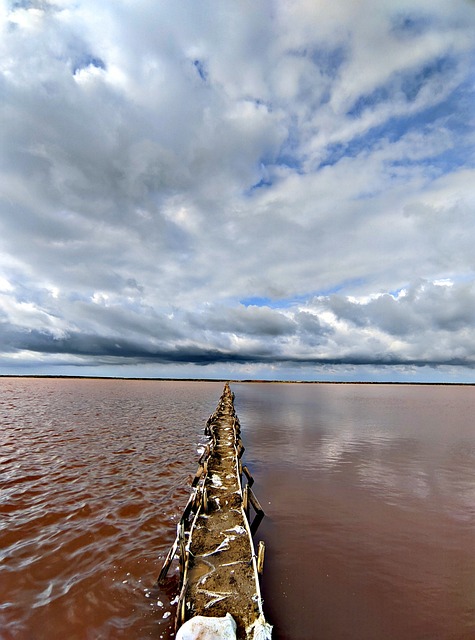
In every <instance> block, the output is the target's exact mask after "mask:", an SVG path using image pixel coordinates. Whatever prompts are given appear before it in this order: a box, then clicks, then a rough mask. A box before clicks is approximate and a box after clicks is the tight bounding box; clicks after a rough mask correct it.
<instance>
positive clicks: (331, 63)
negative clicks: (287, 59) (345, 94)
mask: <svg viewBox="0 0 475 640" xmlns="http://www.w3.org/2000/svg"><path fill="white" fill-rule="evenodd" d="M348 51H349V49H348V46H347V45H337V46H335V47H324V46H323V45H321V46H315V47H305V48H303V49H292V50H291V51H289V52H288V53H289V55H291V56H295V57H297V58H308V59H309V60H311V61H312V62H313V64H314V65H316V66H317V67H318V69H319V71H320V73H322V74H323V75H327V76H331V77H334V76H335V75H336V74H337V73H338V71H339V70H340V67H341V66H342V65H343V64H344V62H345V61H346V59H347V57H348Z"/></svg>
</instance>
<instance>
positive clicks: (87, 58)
mask: <svg viewBox="0 0 475 640" xmlns="http://www.w3.org/2000/svg"><path fill="white" fill-rule="evenodd" d="M87 67H96V69H105V68H106V65H105V63H104V61H103V60H101V58H98V57H96V56H93V55H91V54H90V53H83V54H82V55H80V56H78V57H77V58H76V59H75V60H74V61H73V65H72V70H73V74H74V73H77V72H78V71H81V69H87Z"/></svg>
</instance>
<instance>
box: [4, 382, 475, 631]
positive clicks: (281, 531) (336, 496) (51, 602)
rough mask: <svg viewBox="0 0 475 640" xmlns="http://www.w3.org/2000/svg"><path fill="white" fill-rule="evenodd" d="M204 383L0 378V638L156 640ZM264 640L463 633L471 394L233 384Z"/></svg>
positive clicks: (474, 619) (169, 601) (473, 497)
mask: <svg viewBox="0 0 475 640" xmlns="http://www.w3.org/2000/svg"><path fill="white" fill-rule="evenodd" d="M222 387H223V385H222V384H221V383H209V382H206V383H198V382H159V381H124V380H114V381H111V380H84V379H83V380H64V379H63V380H52V379H0V420H1V429H0V445H1V448H0V482H1V493H0V638H1V639H2V640H13V639H14V640H56V639H58V640H59V639H60V638H61V639H63V638H68V639H70V640H83V639H84V640H89V639H91V640H95V639H104V640H105V639H110V640H113V639H115V638H118V639H119V638H131V639H134V640H139V639H141V638H154V639H156V640H159V639H162V638H163V639H169V638H173V633H172V630H171V627H172V620H173V616H174V606H173V601H174V598H175V596H176V591H177V574H176V571H174V570H172V571H171V575H170V579H169V581H168V583H167V585H166V586H165V587H164V588H162V589H160V590H157V589H156V588H154V582H155V580H156V577H157V575H158V572H159V570H160V567H161V564H162V561H163V557H164V555H165V554H166V552H167V551H168V548H169V546H170V545H171V543H172V542H173V539H174V535H175V526H176V521H177V519H178V518H179V517H180V515H181V511H182V509H183V507H184V505H185V503H186V501H187V498H188V495H189V491H190V487H189V482H190V480H191V478H192V476H193V474H194V472H195V470H196V462H197V458H198V454H197V449H198V447H199V446H200V444H201V443H203V441H204V437H203V427H204V424H205V421H206V419H207V417H208V415H209V414H210V413H211V412H212V411H213V410H214V408H215V406H216V404H217V401H218V399H219V396H220V395H221V392H222ZM232 388H233V390H234V392H235V394H236V409H237V412H238V415H239V417H240V421H241V425H242V428H243V439H244V443H245V445H246V453H245V454H244V457H245V461H246V462H247V463H248V465H249V466H250V467H251V471H252V472H253V474H254V477H255V479H256V484H255V487H254V488H255V492H256V494H257V496H258V498H259V499H260V501H261V503H262V506H263V507H264V509H265V511H266V513H267V517H266V518H265V520H264V522H263V524H262V525H261V528H260V529H259V531H258V533H257V535H256V539H257V540H258V539H260V538H262V539H264V540H265V541H266V547H267V557H266V566H265V572H264V584H263V592H264V597H265V610H266V613H267V616H268V618H269V619H270V621H271V622H272V623H273V624H274V625H275V627H274V630H275V633H274V638H275V639H276V640H279V639H280V640H313V639H315V640H330V639H331V640H346V639H348V640H349V639H350V638H351V639H352V640H359V639H361V640H373V639H374V640H376V639H378V640H382V639H383V638H384V639H385V640H392V639H394V640H403V639H404V640H473V639H474V638H475V471H474V469H475V426H474V420H473V416H474V415H475V388H473V387H439V386H437V387H429V386H427V387H426V386H422V387H419V386H386V385H327V384H322V385H285V384H272V385H270V384H243V383H240V384H233V385H232Z"/></svg>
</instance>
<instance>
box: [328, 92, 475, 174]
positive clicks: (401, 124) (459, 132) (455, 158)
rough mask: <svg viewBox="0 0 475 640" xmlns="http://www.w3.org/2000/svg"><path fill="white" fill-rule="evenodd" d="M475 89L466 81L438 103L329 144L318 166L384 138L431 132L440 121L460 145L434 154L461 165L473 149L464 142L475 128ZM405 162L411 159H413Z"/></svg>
mask: <svg viewBox="0 0 475 640" xmlns="http://www.w3.org/2000/svg"><path fill="white" fill-rule="evenodd" d="M473 93H474V92H473V90H471V88H470V87H469V86H467V84H466V83H463V84H461V85H459V86H458V87H457V88H456V89H454V91H452V93H451V94H450V95H449V96H448V97H446V98H445V100H443V101H441V102H439V103H438V104H435V105H431V106H430V107H427V108H425V109H422V110H420V111H418V112H417V113H410V114H408V115H403V116H394V117H392V118H389V119H388V120H386V121H385V122H383V123H381V124H379V125H376V126H374V127H372V128H371V129H369V130H368V131H366V132H365V133H363V134H362V135H359V136H355V137H354V138H353V139H351V140H350V141H348V142H345V143H335V144H331V145H328V147H327V149H326V157H325V159H324V160H323V161H322V162H321V164H320V165H319V167H318V169H321V168H323V167H326V166H333V165H335V164H337V163H338V162H339V161H340V160H342V159H343V158H345V157H350V158H355V157H357V156H358V155H359V154H361V153H364V152H368V151H371V150H372V149H374V148H375V147H376V146H378V145H380V144H381V141H382V140H386V141H387V142H389V143H392V142H397V141H398V140H400V139H401V138H402V137H403V136H405V135H407V134H408V133H410V132H412V131H419V132H422V133H429V132H430V127H433V126H434V125H435V124H436V123H438V122H439V123H440V126H441V127H442V126H443V127H444V128H445V129H446V130H448V131H450V133H451V134H452V135H453V137H454V140H457V149H456V150H455V149H453V150H451V149H447V150H444V151H442V152H440V153H437V154H436V155H435V156H433V158H434V159H435V158H439V163H440V164H441V165H446V166H447V167H448V168H449V167H450V166H460V165H462V164H464V163H466V162H467V160H468V158H469V157H470V156H471V155H472V153H473V150H472V147H471V144H469V143H468V142H467V143H466V144H464V142H463V140H464V137H467V134H469V133H470V132H471V131H472V130H473V125H472V124H471V122H470V117H468V116H469V113H468V111H469V110H470V109H471V106H470V104H473V103H471V100H472V99H473ZM467 139H468V137H467ZM428 161H430V157H429V156H427V157H424V158H421V159H420V160H414V161H413V162H414V163H415V164H418V163H421V162H428ZM404 162H407V163H409V162H410V160H408V161H404Z"/></svg>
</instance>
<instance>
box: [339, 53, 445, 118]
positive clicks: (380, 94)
mask: <svg viewBox="0 0 475 640" xmlns="http://www.w3.org/2000/svg"><path fill="white" fill-rule="evenodd" d="M456 66H457V61H456V60H455V59H454V58H453V57H451V56H441V57H440V58H437V59H435V60H432V61H431V62H430V63H428V64H426V65H424V66H423V67H420V68H418V69H413V70H411V71H407V72H405V73H395V74H393V75H392V77H391V78H390V79H389V81H388V82H387V83H386V84H384V85H381V86H380V87H377V88H376V89H375V90H374V91H372V92H371V93H369V94H366V95H362V96H360V97H359V98H358V99H357V100H356V101H355V102H354V104H353V105H352V106H351V108H350V109H349V110H348V111H347V112H346V115H347V116H348V117H350V118H354V119H357V118H360V117H361V116H362V114H363V113H364V112H365V111H366V110H368V109H373V108H374V107H375V106H377V105H378V104H381V103H382V102H389V101H390V100H391V99H392V97H393V96H394V95H397V94H403V95H404V96H405V98H406V100H407V101H408V102H414V101H415V100H416V98H417V96H418V95H419V93H420V92H421V90H422V89H423V87H424V86H425V85H426V84H427V82H429V81H430V80H432V79H433V78H434V77H436V76H438V77H439V78H440V79H441V80H443V78H444V76H447V75H448V74H451V73H453V72H454V70H455V69H456Z"/></svg>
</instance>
